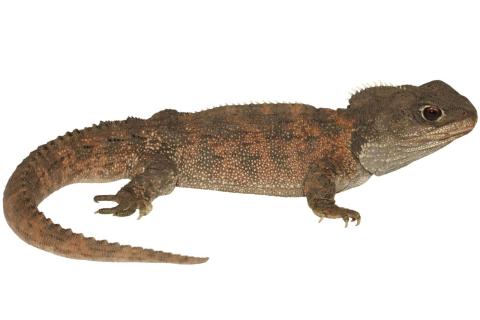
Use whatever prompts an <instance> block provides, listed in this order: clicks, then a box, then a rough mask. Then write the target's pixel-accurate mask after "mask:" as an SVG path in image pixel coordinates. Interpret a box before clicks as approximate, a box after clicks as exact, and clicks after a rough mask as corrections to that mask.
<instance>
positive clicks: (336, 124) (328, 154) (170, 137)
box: [4, 84, 476, 263]
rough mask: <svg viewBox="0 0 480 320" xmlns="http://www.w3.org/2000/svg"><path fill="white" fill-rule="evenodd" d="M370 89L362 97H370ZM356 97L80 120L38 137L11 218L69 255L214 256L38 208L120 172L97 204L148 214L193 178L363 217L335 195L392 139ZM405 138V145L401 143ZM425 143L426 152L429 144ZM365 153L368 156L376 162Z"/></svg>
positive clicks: (17, 181)
mask: <svg viewBox="0 0 480 320" xmlns="http://www.w3.org/2000/svg"><path fill="white" fill-rule="evenodd" d="M436 85H440V84H436ZM425 86H426V85H425ZM415 88H421V87H415ZM427 89H428V90H429V91H428V92H430V91H432V88H431V87H428V88H427ZM427 89H425V90H427ZM434 89H435V90H437V89H436V87H435V88H434ZM438 90H440V89H438ZM442 90H444V89H442ZM452 90H453V89H452ZM372 91H373V90H372ZM396 91H397V92H400V93H402V92H403V91H405V89H400V87H398V89H396ZM455 94H456V92H455ZM363 95H364V93H363V92H362V93H360V94H359V95H358V98H357V100H358V101H360V102H363V100H362V99H363V98H364V97H363ZM457 95H458V94H457ZM351 102H352V108H351V109H350V108H349V109H338V110H331V109H317V108H314V107H312V106H309V105H303V104H257V105H240V106H225V107H219V108H214V109H210V110H206V111H202V112H197V113H179V112H177V111H174V110H164V111H161V112H159V113H157V114H155V115H154V116H152V117H151V118H150V119H147V120H142V119H136V118H129V119H127V120H125V121H115V122H104V123H101V124H100V125H98V126H93V127H91V128H86V129H84V130H81V131H78V130H75V131H73V132H71V133H67V134H66V135H65V136H63V137H59V138H57V139H55V140H53V141H51V142H49V143H48V144H46V145H44V146H41V147H39V148H38V149H37V150H36V151H34V152H32V153H31V154H30V155H29V156H28V157H27V158H26V159H25V160H24V161H23V162H22V163H21V164H20V165H19V167H18V168H17V169H16V171H15V172H14V174H13V175H12V177H11V178H10V180H9V182H8V184H7V187H6V190H5V194H4V212H5V216H6V219H7V222H8V223H9V225H10V226H11V228H12V229H13V230H14V231H15V232H16V233H17V234H18V235H19V236H20V237H21V238H22V239H23V240H25V241H26V242H28V243H30V244H32V245H34V246H37V247H39V248H42V249H44V250H48V251H51V252H53V253H56V254H59V255H63V256H67V257H71V258H79V259H91V260H101V261H151V262H174V263H199V262H204V261H206V260H207V258H195V257H188V256H181V255H176V254H171V253H166V252H162V251H154V250H149V249H143V248H138V247H134V248H132V247H130V246H125V245H119V244H111V243H107V242H106V241H97V240H95V239H93V238H85V237H84V236H83V235H81V234H75V233H73V232H72V231H71V230H65V229H63V228H61V227H60V226H59V225H57V224H53V222H52V221H50V219H46V218H45V216H44V215H43V214H42V213H41V212H39V210H38V205H39V203H40V202H41V201H42V200H43V199H44V198H45V197H47V196H48V195H49V194H51V193H52V192H54V191H55V190H57V189H59V188H61V187H63V186H65V185H67V184H71V183H77V182H106V181H113V180H117V179H121V178H129V179H131V181H130V183H128V184H127V185H126V186H125V187H123V188H122V189H121V190H120V191H119V192H118V193H117V194H116V195H102V196H97V197H95V200H96V201H116V202H117V203H118V206H116V207H114V208H105V209H100V210H99V211H98V212H99V213H103V214H113V215H116V216H127V215H130V214H132V213H134V212H135V211H136V210H137V209H138V210H139V211H140V216H143V215H146V214H147V213H148V212H149V211H150V210H151V201H152V200H153V199H155V198H156V197H157V196H160V195H166V194H168V193H170V192H171V191H172V190H173V189H174V188H175V187H190V188H202V189H212V190H221V191H229V192H241V193H253V194H265V195H275V196H306V197H307V200H308V204H309V205H310V207H311V208H312V210H313V211H314V213H315V214H317V215H318V216H319V217H320V218H324V217H327V218H342V219H343V220H344V221H345V222H346V224H347V223H348V221H349V220H353V221H355V220H356V221H357V222H359V221H360V215H359V214H358V213H356V212H355V211H353V210H349V209H345V208H341V207H338V206H336V205H335V201H334V195H335V193H337V192H340V191H342V190H345V189H348V188H351V187H355V186H357V185H360V184H361V183H363V182H365V181H366V180H367V179H368V177H370V176H371V174H372V173H374V171H375V170H376V169H377V168H376V167H375V168H373V169H372V170H370V167H371V166H372V163H373V164H375V165H376V164H377V162H378V161H379V159H378V157H375V154H376V153H375V152H378V150H381V151H382V152H384V150H383V149H381V148H380V147H379V146H383V147H384V146H385V143H383V142H382V144H380V143H377V144H375V142H376V141H377V140H378V141H383V140H379V139H378V137H377V135H378V132H381V130H380V129H382V128H381V127H378V128H377V127H375V125H376V124H372V123H370V122H369V121H371V119H372V118H371V117H369V116H368V114H364V113H358V108H359V106H357V105H355V102H356V101H355V100H353V101H351ZM390 103H391V102H390ZM375 107H376V106H375ZM463 108H464V109H465V110H466V111H464V112H463V113H462V114H463V115H464V118H465V119H455V120H456V122H455V123H461V126H462V130H461V132H460V131H458V130H456V131H455V138H456V137H458V136H460V135H463V134H465V133H466V132H468V131H470V130H471V129H472V128H473V126H474V124H475V122H476V111H475V109H474V108H473V106H472V107H470V106H469V105H468V106H466V107H465V106H464V107H463ZM471 108H473V111H472V109H471ZM366 110H367V111H368V108H367V109H366ZM372 110H375V109H374V108H373V107H372ZM370 127H372V130H370ZM457 127H458V126H457ZM366 129H368V130H366ZM373 129H374V130H373ZM393 129H395V128H393ZM457 129H458V128H457ZM393 131H395V130H393ZM452 131H453V130H452ZM409 136H411V133H409ZM451 137H453V135H452V136H451ZM451 137H450V138H451ZM381 138H382V139H383V138H385V135H384V136H381ZM384 140H385V139H384ZM451 140H453V139H451ZM386 141H388V140H386ZM448 142H450V141H447V143H448ZM404 144H405V143H403V142H402V143H401V144H398V145H399V146H402V148H403V145H404ZM437 146H438V143H437V144H435V148H437V149H438V147H437ZM379 148H380V149H379ZM398 148H399V147H397V148H396V149H395V148H389V149H388V150H393V151H392V152H387V156H388V157H390V158H387V159H386V160H385V161H383V160H382V161H383V162H382V161H381V162H382V164H383V165H384V166H386V167H385V168H386V169H385V170H387V169H388V170H390V169H391V168H390V167H391V164H392V163H393V164H395V163H396V162H395V161H397V160H395V159H397V158H399V159H402V161H403V162H402V165H404V163H405V162H406V161H405V160H403V159H404V158H401V157H399V156H398V155H397V154H396V153H393V152H394V151H395V150H397V149H398ZM417 149H418V148H417ZM363 150H367V151H368V152H366V151H365V152H364V151H363ZM388 150H387V151H388ZM422 150H424V151H423V153H422V156H423V155H425V154H426V153H427V151H429V152H430V147H428V148H427V147H425V148H423V149H422ZM425 150H427V151H425ZM395 152H397V151H395ZM410 154H411V153H409V155H410ZM372 155H373V156H372ZM360 159H367V160H366V164H367V165H368V166H369V170H367V169H365V167H366V166H365V165H364V164H363V163H362V161H361V160H360ZM371 159H374V161H373V160H371ZM389 159H390V160H389ZM380 160H381V159H380ZM408 160H409V161H410V158H408ZM412 161H413V160H412ZM387 165H390V167H388V166H387ZM380 169H383V167H382V168H380Z"/></svg>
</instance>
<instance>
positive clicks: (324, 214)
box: [314, 206, 361, 228]
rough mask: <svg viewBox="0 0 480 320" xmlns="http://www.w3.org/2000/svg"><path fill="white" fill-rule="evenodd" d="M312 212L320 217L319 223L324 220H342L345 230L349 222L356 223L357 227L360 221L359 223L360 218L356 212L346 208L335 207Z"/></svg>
mask: <svg viewBox="0 0 480 320" xmlns="http://www.w3.org/2000/svg"><path fill="white" fill-rule="evenodd" d="M314 212H315V214H316V215H317V216H319V217H320V221H319V222H322V220H323V219H324V218H330V219H337V218H341V219H343V221H345V228H346V227H348V222H349V221H352V222H354V221H357V223H356V225H357V226H358V225H359V224H360V221H361V217H360V214H359V213H358V212H356V211H353V210H350V209H346V208H341V207H337V206H332V207H328V208H322V209H318V210H314Z"/></svg>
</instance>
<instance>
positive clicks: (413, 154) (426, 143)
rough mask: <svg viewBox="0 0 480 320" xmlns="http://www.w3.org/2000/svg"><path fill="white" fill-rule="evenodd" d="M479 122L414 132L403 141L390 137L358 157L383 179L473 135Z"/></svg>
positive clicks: (368, 146) (367, 146) (366, 145)
mask: <svg viewBox="0 0 480 320" xmlns="http://www.w3.org/2000/svg"><path fill="white" fill-rule="evenodd" d="M474 126H475V121H473V120H471V119H466V120H463V121H460V122H457V123H452V124H451V125H446V126H443V127H440V128H436V129H434V130H432V131H429V132H423V133H418V131H417V132H414V133H412V134H411V135H405V136H404V137H403V138H400V137H398V136H397V137H395V136H386V137H383V138H379V139H375V140H376V141H372V142H367V143H364V144H363V145H362V146H361V150H360V152H359V154H358V158H359V160H360V163H361V165H362V166H363V167H364V168H365V169H366V170H367V171H368V172H370V173H371V174H374V175H377V176H380V175H384V174H387V173H389V172H392V171H395V170H397V169H400V168H402V167H404V166H406V165H408V164H410V163H412V162H413V161H415V160H418V159H420V158H423V157H425V156H427V155H429V154H431V153H433V152H435V151H437V150H439V149H441V148H443V147H445V146H446V145H448V144H449V143H451V142H452V141H454V140H456V139H458V138H460V137H461V136H464V135H465V134H467V133H469V132H470V131H471V130H472V129H473V127H474Z"/></svg>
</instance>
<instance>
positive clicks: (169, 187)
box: [94, 159, 177, 218]
mask: <svg viewBox="0 0 480 320" xmlns="http://www.w3.org/2000/svg"><path fill="white" fill-rule="evenodd" d="M176 183H177V169H176V166H175V164H174V163H173V162H172V161H168V160H165V159H159V160H156V161H153V162H151V163H149V165H147V166H146V167H145V170H144V171H143V172H142V173H140V174H138V175H137V176H135V177H133V178H132V179H131V180H130V182H129V183H127V184H126V185H125V186H124V187H123V188H122V189H120V191H118V192H117V194H115V195H98V196H95V197H94V200H95V202H99V201H113V202H116V203H117V206H115V207H112V208H102V209H99V210H98V211H97V213H101V214H112V215H114V216H117V217H126V216H129V215H132V214H133V213H135V211H137V209H138V210H139V212H140V215H139V218H141V217H143V216H145V215H147V214H148V213H149V212H150V211H151V210H152V201H153V200H154V199H155V198H156V197H158V196H161V195H167V194H169V193H171V192H172V191H173V189H174V188H175V185H176Z"/></svg>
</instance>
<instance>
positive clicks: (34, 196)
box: [3, 127, 208, 264]
mask: <svg viewBox="0 0 480 320" xmlns="http://www.w3.org/2000/svg"><path fill="white" fill-rule="evenodd" d="M94 128H97V129H98V128H99V127H94ZM94 128H89V129H86V130H82V131H76V132H74V133H69V134H67V135H66V136H64V137H61V138H60V137H59V138H58V139H57V140H53V141H52V142H50V143H48V144H46V145H44V146H42V147H40V148H38V149H37V150H36V151H34V152H32V153H31V154H30V155H29V156H28V157H27V158H26V159H25V160H24V161H23V162H22V163H21V164H20V165H19V166H18V167H17V169H16V170H15V172H14V173H13V175H12V177H11V178H10V180H9V181H8V183H7V187H6V189H5V193H4V198H3V210H4V213H5V218H6V220H7V222H8V224H9V225H10V227H11V228H12V229H13V231H15V233H16V234H17V235H18V236H19V237H20V238H21V239H23V240H24V241H25V242H27V243H29V244H31V245H33V246H35V247H37V248H40V249H43V250H46V251H49V252H52V253H54V254H57V255H61V256H65V257H68V258H74V259H86V260H95V261H136V262H167V263H179V264H196V263H202V262H206V261H207V260H208V258H197V257H190V256H182V255H178V254H173V253H168V252H163V251H156V250H151V249H144V248H140V247H132V246H129V245H120V244H118V243H109V242H107V241H105V240H102V241H99V240H95V239H94V238H87V237H85V236H84V235H82V234H79V233H74V232H72V230H70V229H63V228H62V227H61V226H60V225H58V224H55V223H53V222H52V221H51V220H50V219H47V218H46V217H45V216H44V215H43V213H42V212H40V211H39V210H38V205H39V204H40V202H41V201H42V200H43V199H44V198H46V197H47V196H48V195H49V194H51V193H52V192H54V191H55V190H58V189H59V188H61V187H62V186H65V185H67V184H69V183H73V182H75V181H76V178H78V177H75V176H74V174H66V173H65V171H68V170H64V169H65V165H62V163H64V162H65V155H63V156H60V154H62V153H61V152H58V151H59V150H61V148H65V146H67V147H66V148H67V149H68V148H69V147H70V146H72V144H71V143H70V144H65V142H64V141H63V140H64V139H68V138H70V139H72V138H74V137H75V135H77V136H81V135H82V134H84V133H85V131H88V130H92V129H94ZM63 154H64V153H63ZM74 156H75V155H74ZM60 160H61V161H60ZM77 160H78V159H77ZM87 167H88V166H87ZM53 169H54V170H53ZM76 174H77V175H78V173H76ZM82 178H84V177H82ZM82 180H86V179H82Z"/></svg>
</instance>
